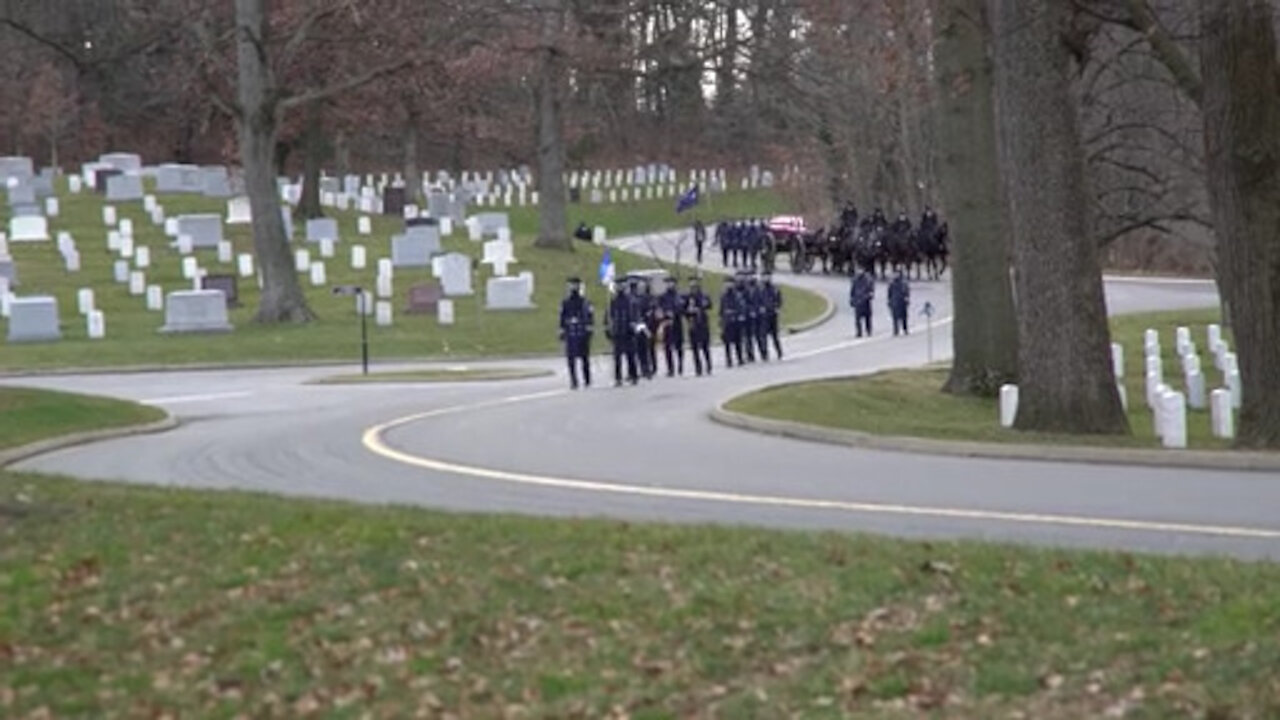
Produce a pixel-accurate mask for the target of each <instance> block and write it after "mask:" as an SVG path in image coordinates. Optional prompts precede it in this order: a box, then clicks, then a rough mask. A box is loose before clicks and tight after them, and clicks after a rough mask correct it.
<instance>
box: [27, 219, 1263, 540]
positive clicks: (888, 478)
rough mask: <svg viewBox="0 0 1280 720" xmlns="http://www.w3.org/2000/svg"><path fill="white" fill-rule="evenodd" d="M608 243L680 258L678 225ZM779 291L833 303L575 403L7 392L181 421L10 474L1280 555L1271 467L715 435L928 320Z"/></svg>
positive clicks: (1139, 288) (600, 370)
mask: <svg viewBox="0 0 1280 720" xmlns="http://www.w3.org/2000/svg"><path fill="white" fill-rule="evenodd" d="M617 244H618V245H619V246H621V247H630V248H632V249H635V250H637V251H640V252H644V253H648V252H649V250H650V248H652V249H653V250H654V251H655V252H657V253H658V254H660V255H662V256H666V257H670V256H671V255H672V254H673V236H672V235H655V236H650V237H648V238H646V239H643V240H641V239H634V238H633V239H629V240H627V239H624V240H621V241H618V243H617ZM686 255H687V251H686ZM778 279H779V281H782V282H788V283H793V284H796V285H800V286H803V287H807V288H810V289H813V290H816V291H819V292H822V293H824V294H826V295H828V296H829V297H831V298H832V299H833V300H834V301H836V302H838V303H839V307H840V309H841V310H842V312H841V313H840V314H839V315H838V316H837V317H836V319H835V320H833V321H832V322H829V323H826V324H825V325H822V326H820V327H818V328H816V329H814V330H811V331H809V332H806V333H802V334H799V335H795V336H791V337H787V338H784V348H785V350H786V352H787V357H786V359H785V360H784V361H783V362H782V363H770V364H756V365H752V366H748V367H746V368H742V369H733V370H724V369H723V366H722V361H723V353H722V351H720V350H719V348H716V349H715V350H713V353H714V355H713V359H714V361H715V363H716V365H717V371H716V373H715V375H714V376H713V377H711V378H703V379H696V378H693V377H685V378H678V379H667V378H664V377H660V378H657V379H655V380H654V381H653V382H651V383H642V384H641V385H640V386H639V387H637V388H625V389H613V388H612V387H610V386H611V385H612V382H611V380H612V378H611V373H612V367H611V366H609V363H607V362H606V361H605V358H599V359H598V360H596V362H595V372H596V380H597V387H596V388H595V389H592V390H591V391H588V392H576V393H571V392H569V391H568V390H567V388H566V385H567V382H566V380H565V378H564V369H563V363H562V361H560V360H558V359H546V360H541V361H520V362H516V361H511V362H503V363H491V364H493V365H518V366H530V365H537V366H545V367H550V368H554V369H555V370H557V375H556V377H554V378H540V379H531V380H521V381H507V382H498V383H479V384H477V383H457V384H437V385H415V386H395V385H384V386H377V385H375V386H316V385H306V384H304V383H305V382H306V381H307V380H309V379H313V378H316V377H320V376H324V375H328V374H332V373H333V372H334V371H335V370H334V369H333V368H306V369H279V370H255V371H201V372H171V373H156V374H147V375H137V374H119V375H84V376H63V377H43V378H25V379H21V380H12V381H9V380H6V381H5V382H12V383H16V384H25V385H30V386H39V387H48V388H56V389H65V390H73V391H81V392H90V393H98V394H108V395H114V396H118V397H125V398H130V399H135V400H141V401H144V402H149V403H152V404H155V405H160V406H163V407H165V408H167V409H169V410H170V411H171V412H173V413H175V414H176V415H177V416H178V417H179V418H180V419H181V420H182V421H183V424H182V426H181V427H180V428H179V429H177V430H175V431H172V432H169V433H167V434H164V435H161V436H151V437H135V438H127V439H123V440H118V441H111V442H106V443H101V444H97V445H91V446H85V447H79V448H73V449H69V450H65V451H61V452H58V453H54V454H50V455H46V456H43V457H39V458H35V459H32V460H29V461H27V462H24V463H22V464H20V465H19V466H18V469H20V470H30V471H39V472H50V473H61V474H69V475H73V476H78V477H84V478H102V479H119V480H126V481H131V482H140V483H152V484H160V485H170V484H174V485H181V486H185V487H200V488H243V489H249V490H260V491H267V492H276V493H285V494H298V495H308V496H323V497H331V498H339V499H347V500H355V501H360V502H371V503H409V504H417V505H425V506H430V507H435V508H442V509H448V510H459V511H498V512H518V513H534V514H540V515H557V516H587V515H591V516H595V515H607V516H611V517H618V518H628V519H636V520H659V521H673V522H685V521H709V522H723V523H743V524H752V525H765V526H775V527H786V528H810V529H812V528H822V529H832V530H844V531H869V532H878V533H886V534H893V535H899V536H909V537H931V538H962V537H963V538H981V539H987V540H996V541H1016V542H1030V543H1036V544H1044V545H1054V546H1089V547H1106V548H1121V549H1132V550H1142V551H1155V552H1191V553H1225V554H1231V555H1236V556H1241V557H1268V558H1280V518H1277V517H1276V515H1275V513H1274V512H1273V511H1272V510H1271V509H1272V508H1275V507H1278V506H1280V484H1277V483H1276V480H1277V479H1280V478H1277V477H1275V476H1274V475H1267V474H1262V473H1232V472H1214V471H1203V470H1178V469H1152V468H1139V467H1110V466H1097V465H1089V466H1084V465H1071V464H1053V463H1046V462H1028V461H1013V460H979V459H965V458H950V457H933V456H929V457H925V456H914V455H906V454H897V453H888V452H877V451H864V450H855V449H849V448H843V447H835V446H826V445H820V444H810V443H802V442H797V441H793V440H786V439H780V438H773V437H766V436H759V435H755V434H751V433H745V432H741V431H737V430H733V429H729V428H725V427H721V426H718V425H715V424H712V423H711V422H710V421H709V420H708V419H707V417H706V415H707V411H708V410H709V409H710V408H711V407H713V406H714V405H716V404H717V403H719V402H721V401H722V400H724V399H726V398H728V397H731V396H733V395H737V394H740V393H742V392H744V391H746V390H749V389H751V388H753V387H757V386H760V385H765V384H769V383H773V382H778V381H783V380H792V379H797V378H802V377H818V376H824V375H838V374H849V373H856V372H869V371H874V370H877V369H881V368H886V367H893V366H910V365H918V364H921V363H924V362H925V361H926V359H927V340H926V337H925V332H924V328H923V327H922V326H921V323H920V321H921V320H922V318H913V334H912V335H911V336H910V337H909V338H901V339H896V338H893V337H890V336H887V335H886V334H885V333H886V330H887V329H888V328H889V322H888V317H887V311H886V310H885V308H884V287H883V285H881V286H880V288H879V290H878V297H877V302H876V312H877V317H876V323H877V327H876V330H877V332H879V333H880V335H878V336H877V337H875V338H873V339H870V340H854V339H853V337H852V322H851V320H850V318H849V315H848V312H847V308H846V307H845V306H844V305H845V303H844V300H845V297H846V293H847V285H846V282H845V281H842V280H839V279H835V278H826V277H793V276H790V275H788V274H787V273H785V272H784V273H781V274H780V275H779V276H778ZM594 293H595V295H596V296H597V298H596V302H597V304H599V303H600V302H601V300H600V298H599V291H598V290H595V291H594ZM912 300H913V308H914V309H913V313H914V312H915V311H918V309H919V308H920V307H921V306H922V305H923V303H924V301H926V300H929V301H931V302H933V304H934V305H935V307H937V308H938V309H939V315H938V320H936V321H935V327H934V352H935V356H936V357H937V358H943V357H946V356H948V355H949V353H950V333H949V325H948V323H949V318H950V314H951V313H950V306H951V302H950V292H949V288H948V287H947V285H946V283H918V284H915V285H914V287H913V297H912ZM1107 300H1108V306H1109V309H1110V310H1111V311H1112V312H1133V311H1140V310H1148V309H1159V308H1177V307H1201V306H1205V305H1208V304H1212V303H1214V302H1215V301H1216V296H1215V293H1214V289H1213V286H1212V284H1210V283H1202V282H1192V281H1177V280H1136V279H1123V278H1113V279H1110V280H1109V281H1108V284H1107ZM552 331H553V329H548V332H552ZM481 364H482V363H474V364H473V365H481ZM346 371H347V372H349V369H348V370H346Z"/></svg>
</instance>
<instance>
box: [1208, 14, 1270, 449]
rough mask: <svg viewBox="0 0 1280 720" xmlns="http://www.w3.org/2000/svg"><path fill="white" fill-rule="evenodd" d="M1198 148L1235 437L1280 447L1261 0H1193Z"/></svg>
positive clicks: (1266, 49)
mask: <svg viewBox="0 0 1280 720" xmlns="http://www.w3.org/2000/svg"><path fill="white" fill-rule="evenodd" d="M1200 8H1201V16H1202V25H1203V31H1204V40H1203V45H1202V48H1203V49H1202V52H1201V67H1202V73H1201V74H1202V76H1203V78H1204V96H1203V102H1204V135H1205V158H1206V160H1207V164H1208V167H1209V194H1210V196H1211V197H1212V199H1213V216H1214V222H1215V225H1216V226H1217V228H1218V242H1219V254H1220V256H1221V258H1222V266H1221V273H1222V274H1223V276H1224V278H1225V279H1226V281H1227V282H1226V283H1225V287H1224V290H1225V296H1226V297H1225V299H1226V301H1227V303H1228V307H1229V308H1230V310H1231V319H1232V326H1233V328H1234V330H1235V336H1236V343H1237V345H1238V351H1239V353H1238V354H1239V360H1240V374H1241V380H1242V386H1243V387H1242V392H1243V397H1242V407H1241V411H1240V430H1239V434H1238V444H1239V445H1241V446H1243V447H1254V448H1272V449H1276V448H1280V60H1278V59H1277V56H1276V36H1275V27H1274V25H1273V16H1272V10H1271V6H1270V4H1269V3H1268V2H1267V0H1202V1H1201V3H1200Z"/></svg>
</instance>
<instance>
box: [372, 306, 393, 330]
mask: <svg viewBox="0 0 1280 720" xmlns="http://www.w3.org/2000/svg"><path fill="white" fill-rule="evenodd" d="M376 314H377V318H376V320H375V322H376V323H377V324H378V327H389V326H390V325H391V303H389V302H387V301H385V300H379V301H378V304H377V313H376Z"/></svg>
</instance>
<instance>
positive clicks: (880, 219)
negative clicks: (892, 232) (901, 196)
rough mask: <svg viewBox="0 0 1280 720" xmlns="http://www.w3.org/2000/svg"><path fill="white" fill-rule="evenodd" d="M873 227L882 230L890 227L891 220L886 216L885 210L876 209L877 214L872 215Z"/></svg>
mask: <svg viewBox="0 0 1280 720" xmlns="http://www.w3.org/2000/svg"><path fill="white" fill-rule="evenodd" d="M871 227H873V228H880V229H881V230H883V229H885V228H888V227H889V220H888V218H886V217H885V216H884V210H881V209H880V208H876V209H875V212H873V213H871Z"/></svg>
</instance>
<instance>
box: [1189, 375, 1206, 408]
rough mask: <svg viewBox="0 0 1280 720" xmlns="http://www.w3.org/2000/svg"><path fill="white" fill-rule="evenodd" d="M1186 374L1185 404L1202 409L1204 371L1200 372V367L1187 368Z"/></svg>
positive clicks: (1203, 403)
mask: <svg viewBox="0 0 1280 720" xmlns="http://www.w3.org/2000/svg"><path fill="white" fill-rule="evenodd" d="M1186 376H1187V404H1188V405H1190V406H1191V407H1192V408H1193V409H1196V410H1203V409H1204V406H1205V388H1204V373H1202V372H1200V368H1195V369H1194V370H1188V371H1187V373H1186Z"/></svg>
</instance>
